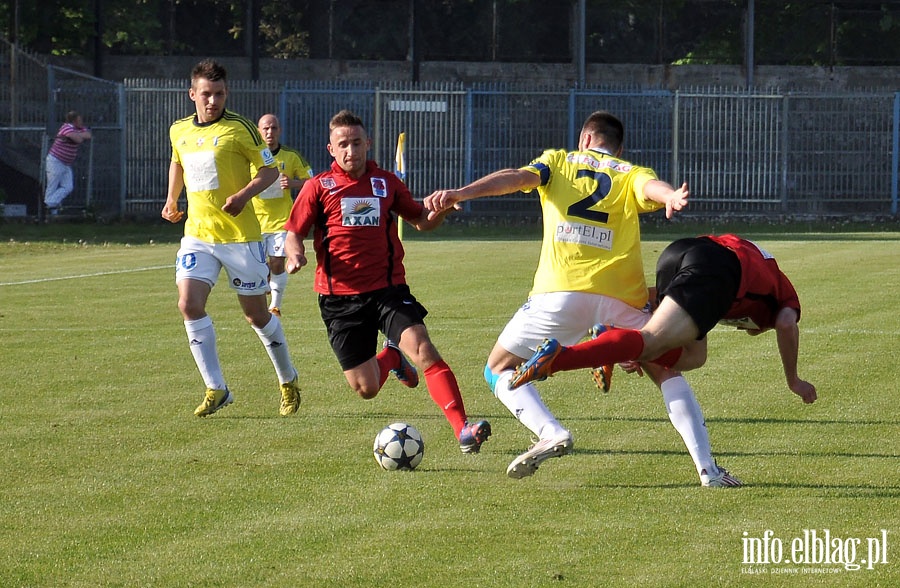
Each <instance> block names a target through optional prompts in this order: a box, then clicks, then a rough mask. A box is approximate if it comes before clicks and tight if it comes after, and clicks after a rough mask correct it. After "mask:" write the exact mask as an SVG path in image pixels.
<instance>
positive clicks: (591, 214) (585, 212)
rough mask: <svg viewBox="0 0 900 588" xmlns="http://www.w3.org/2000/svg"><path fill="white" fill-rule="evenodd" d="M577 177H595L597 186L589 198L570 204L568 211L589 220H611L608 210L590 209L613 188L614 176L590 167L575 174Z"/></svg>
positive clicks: (569, 213)
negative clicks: (611, 176)
mask: <svg viewBox="0 0 900 588" xmlns="http://www.w3.org/2000/svg"><path fill="white" fill-rule="evenodd" d="M575 177H576V178H584V177H588V178H593V179H594V181H595V182H597V188H596V189H595V190H594V191H593V192H591V193H590V195H588V197H587V198H582V199H581V200H579V201H578V202H576V203H574V204H572V205H571V206H569V209H568V210H567V211H566V213H567V214H568V215H569V216H574V217H576V218H583V219H587V220H591V221H594V222H598V223H606V222H607V221H608V220H609V214H608V213H606V212H600V211H599V210H590V208H591V207H592V206H594V205H595V204H597V203H598V202H600V201H601V200H603V199H604V198H606V196H607V195H608V194H609V191H610V190H611V189H612V178H610V177H609V176H608V175H606V174H605V173H603V172H598V171H593V170H589V169H580V170H578V172H577V173H576V174H575Z"/></svg>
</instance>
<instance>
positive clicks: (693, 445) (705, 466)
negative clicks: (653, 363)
mask: <svg viewBox="0 0 900 588" xmlns="http://www.w3.org/2000/svg"><path fill="white" fill-rule="evenodd" d="M660 390H662V395H663V401H664V402H665V403H666V412H667V413H669V420H670V421H672V426H674V427H675V430H676V431H678V434H679V435H681V438H682V439H683V440H684V445H685V446H686V447H687V450H688V452H690V454H691V459H693V460H694V466H695V467H696V468H697V473H698V474H699V473H700V472H701V471H703V470H706V471H707V473H710V474H712V473H714V472H715V471H716V465H715V460H714V459H713V456H712V448H711V447H710V444H709V433H708V432H707V430H706V421H705V420H704V418H703V411H702V410H701V408H700V403H699V402H697V398H696V397H695V396H694V391H693V389H691V385H690V384H688V381H687V380H685V379H684V376H677V377H674V378H669V379H668V380H666V381H665V382H663V383H662V384H661V385H660Z"/></svg>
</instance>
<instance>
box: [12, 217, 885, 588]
mask: <svg viewBox="0 0 900 588" xmlns="http://www.w3.org/2000/svg"><path fill="white" fill-rule="evenodd" d="M447 229H448V230H447V232H446V233H444V234H442V232H441V230H438V231H437V232H436V233H434V234H433V235H431V236H429V237H428V238H427V239H423V238H417V237H416V236H410V237H409V240H408V242H407V250H408V252H407V270H408V275H409V281H410V284H411V287H412V291H413V293H414V294H415V295H416V297H417V298H419V299H420V300H421V301H422V302H423V303H424V304H425V306H426V307H427V308H428V309H429V310H430V314H429V316H428V318H427V321H426V322H427V324H428V327H429V330H430V332H431V335H432V338H433V340H434V341H435V343H436V345H437V347H438V349H439V350H440V351H441V352H442V354H443V355H444V357H445V359H446V360H447V362H448V363H449V364H450V366H451V367H452V368H453V369H454V371H455V373H456V376H457V378H458V380H459V382H460V386H461V388H462V391H463V395H464V398H465V401H466V407H467V409H468V412H469V414H470V415H471V416H472V417H475V418H488V419H490V421H491V423H492V425H493V430H494V435H493V437H492V438H491V439H490V441H489V442H488V443H487V444H485V446H484V448H483V450H482V453H481V454H480V455H477V456H471V455H462V454H461V453H460V451H459V449H458V446H457V444H456V441H455V439H454V438H453V436H452V432H451V430H450V427H449V426H448V425H447V424H446V422H445V420H444V419H443V417H442V416H441V413H440V411H439V410H438V408H437V407H436V406H434V405H433V404H432V403H431V401H430V399H429V398H428V396H427V394H426V393H425V391H424V389H423V388H421V387H420V388H419V389H416V390H409V389H406V388H404V387H402V386H401V385H400V384H399V383H397V382H396V381H393V380H389V381H388V383H387V384H386V385H385V388H384V389H383V390H382V392H381V393H380V394H379V396H378V397H377V398H376V399H374V400H372V401H364V400H361V399H359V398H357V397H356V396H355V394H353V393H352V392H351V391H350V389H349V388H348V386H347V384H346V382H345V381H344V379H343V376H342V375H341V372H340V369H339V367H338V365H337V363H336V361H335V360H334V357H333V355H332V353H331V350H330V348H329V347H328V344H327V341H326V338H325V332H324V328H323V326H322V323H321V320H320V319H319V316H318V310H317V308H316V304H315V296H314V294H313V292H312V286H311V284H312V269H311V268H307V269H305V270H303V272H302V273H300V274H298V275H296V276H293V277H292V278H291V280H290V284H289V287H288V291H287V295H286V298H285V304H284V307H283V312H284V319H283V320H284V324H285V329H286V332H287V335H288V340H289V344H290V346H291V354H292V356H293V358H294V361H295V363H296V364H297V366H298V367H299V369H300V378H301V379H300V381H301V387H302V389H303V403H302V405H301V407H300V412H299V414H298V415H297V416H295V417H293V418H283V417H280V416H279V415H278V402H279V395H278V389H277V386H276V382H275V376H274V371H273V369H272V366H271V364H270V363H269V360H268V358H267V356H266V355H265V352H264V350H263V348H262V346H261V344H260V343H259V340H258V339H257V337H256V335H255V334H254V333H253V331H252V329H251V328H250V327H249V326H248V325H247V324H246V322H245V321H244V319H243V317H242V316H241V315H240V311H239V309H238V306H237V301H236V299H235V297H234V294H233V292H232V291H231V290H230V289H229V288H228V287H227V285H226V284H225V283H224V281H220V284H219V286H218V287H217V288H216V289H215V290H214V291H213V294H212V296H211V299H210V304H209V312H210V314H211V316H212V317H213V320H214V322H215V325H216V328H217V331H218V345H219V352H220V355H221V358H222V362H223V366H224V370H225V375H226V378H227V379H228V381H229V383H230V386H231V387H232V389H233V391H234V394H235V403H234V404H233V405H231V406H229V407H228V408H226V409H224V410H223V411H221V412H220V413H218V414H215V415H213V416H212V417H209V418H206V419H198V418H196V417H194V416H193V414H192V413H193V409H194V407H195V406H196V405H197V404H198V403H199V401H200V399H201V395H202V392H203V385H202V381H201V379H200V376H199V374H198V373H197V370H196V368H195V366H194V363H193V360H192V358H191V355H190V352H189V350H188V346H187V341H186V337H185V333H184V329H183V325H182V322H181V319H180V316H179V313H178V310H177V308H176V292H175V287H174V283H173V280H174V272H173V270H172V263H173V261H174V255H175V250H176V249H177V244H176V242H175V239H174V238H173V236H172V235H173V233H172V231H171V230H168V229H165V228H163V229H160V228H159V227H153V226H151V227H149V228H147V229H133V234H131V233H130V234H128V235H127V236H125V237H123V236H119V237H111V236H110V234H109V233H107V234H104V233H105V232H106V231H112V229H107V228H102V227H101V228H85V227H77V226H76V227H72V228H71V230H72V231H82V232H87V233H91V232H92V231H94V232H96V233H97V234H91V235H90V236H85V237H84V238H82V237H79V236H76V237H71V236H70V237H69V238H67V239H65V240H64V239H62V238H51V239H41V238H40V234H41V232H40V230H38V229H32V230H30V231H28V232H26V234H25V236H22V235H18V236H16V235H14V234H11V231H12V228H11V227H9V226H2V225H0V235H2V236H4V238H3V239H0V357H2V360H0V456H2V457H0V468H2V472H3V476H2V478H0V586H29V587H30V586H39V587H43V586H48V587H57V586H66V587H96V586H195V587H196V586H200V587H207V586H208V587H213V586H236V587H270V586H271V587H280V586H315V587H340V588H347V587H357V586H358V587H381V586H426V587H428V586H434V587H446V586H481V587H492V586H497V587H505V586H511V587H512V586H515V587H560V588H564V587H581V586H767V587H768V586H897V585H900V467H898V463H900V410H898V408H897V405H898V380H900V378H898V374H900V372H898V368H897V354H896V347H897V344H898V342H900V319H898V318H897V292H898V286H900V233H897V232H881V233H830V234H829V233H823V232H818V233H813V232H803V233H784V234H779V233H775V232H771V229H769V231H770V232H758V233H752V234H749V236H751V237H753V238H754V239H755V240H757V241H758V242H760V243H761V244H762V245H763V246H764V247H766V248H767V249H768V250H770V251H771V252H772V253H774V254H775V255H776V257H777V258H778V259H779V262H780V264H781V266H782V267H783V269H784V270H785V271H786V273H787V274H788V275H789V276H790V277H791V278H792V279H793V281H794V283H795V285H796V286H797V289H798V291H799V293H800V297H801V302H802V303H803V318H802V322H801V353H800V373H801V376H802V377H804V378H805V379H808V380H810V381H812V382H813V383H814V384H816V386H817V387H818V391H819V400H818V402H816V403H815V404H813V405H804V404H803V403H802V402H801V401H800V399H799V398H797V397H796V396H794V395H793V394H792V393H791V392H790V391H789V390H788V389H787V387H786V385H785V383H784V378H783V375H782V372H781V367H780V363H779V360H778V354H777V348H776V345H775V340H774V336H773V335H771V334H767V335H764V336H762V337H756V338H751V337H748V336H746V335H742V334H740V333H737V332H735V331H729V330H724V329H721V328H718V329H716V330H715V331H714V332H713V333H712V334H711V335H710V354H709V361H708V363H707V365H706V367H704V368H703V369H701V370H698V371H694V372H691V373H689V374H688V379H689V381H690V382H691V383H692V385H693V386H694V388H695V389H696V391H697V395H698V398H699V400H700V403H701V405H702V406H703V409H704V412H705V416H706V419H707V424H708V427H709V431H710V436H711V439H712V444H713V450H714V453H715V454H716V456H717V458H718V460H719V462H720V463H721V464H722V465H724V466H726V467H728V468H729V469H730V470H731V471H732V472H733V473H734V474H735V475H736V476H737V477H739V478H740V479H742V480H743V481H744V482H745V484H746V486H745V487H743V488H739V489H705V488H701V487H700V486H699V482H698V479H697V475H696V473H695V471H694V469H693V465H692V463H691V460H690V458H689V456H688V454H687V451H686V450H685V448H684V447H683V444H682V443H681V440H680V437H678V435H677V434H676V432H675V431H674V429H673V428H672V427H671V425H670V424H669V422H668V418H667V417H666V414H665V409H664V407H663V404H662V401H661V398H660V395H659V392H658V391H657V390H656V389H655V388H654V387H653V386H652V385H651V384H650V383H649V382H647V381H646V380H645V379H640V378H637V377H636V376H628V375H626V374H624V372H622V371H620V370H617V371H616V374H615V377H614V380H613V390H612V392H611V393H610V394H608V395H604V394H602V393H600V392H599V391H598V390H597V389H596V388H594V387H593V384H592V382H591V381H590V376H589V374H588V373H587V372H568V373H564V374H559V375H557V376H555V377H553V378H551V379H550V380H549V381H547V382H545V383H543V384H542V385H541V386H540V388H541V390H542V393H543V395H544V399H545V401H546V402H547V404H548V405H549V406H550V407H551V408H552V409H553V410H554V411H555V412H556V414H557V415H558V416H559V417H560V420H561V421H562V422H563V423H564V424H565V425H567V426H568V427H569V428H570V429H571V430H572V432H573V433H574V436H575V451H574V453H573V454H572V455H570V456H568V457H565V458H563V459H557V460H550V461H548V462H546V463H545V464H544V465H543V466H542V467H541V469H540V471H539V472H537V474H536V475H535V476H534V477H532V478H528V479H524V480H511V479H508V478H507V477H506V475H505V469H506V466H507V464H508V463H509V461H510V460H511V459H513V457H514V456H516V455H517V454H518V453H520V452H522V451H524V450H525V449H526V448H527V447H528V445H529V444H530V442H531V441H530V434H529V432H528V431H527V430H526V429H525V428H524V427H522V426H521V425H519V424H518V423H517V421H515V420H514V419H513V418H512V416H511V415H510V414H508V412H507V411H506V409H505V408H504V407H503V406H502V405H501V404H500V403H499V401H497V400H496V399H495V398H494V397H493V396H492V395H491V394H490V392H489V391H488V388H487V386H486V384H485V383H484V381H483V379H482V369H483V366H484V362H485V358H486V357H487V354H488V352H489V350H490V348H491V346H492V345H493V343H494V341H495V339H496V336H497V334H498V333H499V331H500V329H501V328H502V327H503V325H504V324H505V323H506V321H507V320H508V319H509V317H510V316H511V315H512V313H513V312H514V311H515V310H516V308H517V307H518V306H519V305H520V304H521V303H522V302H523V301H524V299H525V297H526V295H527V292H528V289H529V287H530V282H531V277H532V273H533V270H534V266H535V262H536V260H537V256H538V251H539V243H538V241H537V239H536V238H534V236H533V235H526V236H520V237H516V238H506V239H504V238H501V237H498V236H497V235H496V234H495V235H490V236H489V238H480V239H477V240H476V239H462V238H458V236H459V234H465V231H461V230H460V231H455V230H451V229H453V228H452V227H447ZM676 229H677V230H676ZM60 230H62V229H60ZM685 231H687V232H685ZM685 231H682V230H680V229H678V227H677V226H676V227H675V229H669V232H668V233H665V234H663V233H655V234H654V233H653V232H652V231H651V232H649V234H646V235H645V245H644V256H645V264H646V267H647V272H648V276H649V275H650V274H651V272H652V267H653V264H654V263H655V261H656V257H657V255H658V253H659V251H660V250H661V249H662V247H664V246H665V244H666V243H667V242H668V241H670V240H671V239H672V238H674V237H677V236H682V235H688V234H695V233H694V232H690V229H686V230H685ZM151 240H152V241H154V242H152V243H151ZM396 420H405V421H408V422H411V423H413V424H414V425H415V426H416V427H418V428H419V430H420V431H421V432H422V433H423V435H424V437H425V442H426V452H425V459H424V461H423V462H422V464H421V465H420V466H419V468H418V469H417V470H416V471H414V472H386V471H383V470H381V468H379V467H378V465H377V464H376V463H375V460H374V459H373V457H372V441H373V439H374V437H375V434H376V433H377V432H378V431H379V430H380V429H381V428H382V427H383V426H385V425H386V424H388V423H390V422H393V421H396ZM812 533H815V537H813V535H812ZM826 533H828V535H827V537H828V543H827V548H826V549H827V551H828V557H829V560H830V561H831V562H832V563H829V564H826V563H823V562H824V561H825V560H824V556H822V549H821V548H822V546H823V545H824V539H823V538H824V537H825V536H826V535H825V534H826ZM815 539H818V540H819V541H820V543H819V544H818V547H819V551H816V548H817V544H815ZM798 541H799V542H800V543H798ZM804 541H806V543H805V544H804V543H803V542H804ZM748 546H750V548H752V549H754V550H756V551H755V553H754V555H753V558H750V559H749V560H748V557H747V554H746V552H747V549H748ZM795 548H797V549H799V551H796V552H795V551H794V549H795ZM804 549H805V551H804ZM810 549H812V551H810ZM873 549H874V550H875V552H874V553H873ZM779 550H780V554H779ZM795 553H796V555H795ZM779 555H780V557H777V556H779ZM851 555H852V556H853V560H852V561H850V559H851ZM801 557H802V558H805V559H802V560H801V561H800V563H790V564H788V563H786V561H785V560H789V559H790V560H791V561H792V562H793V561H794V560H795V559H798V558H801ZM817 557H818V560H819V561H815V560H816V558H817ZM754 558H755V559H754ZM765 558H768V563H766V560H765ZM862 560H875V561H872V562H869V561H867V563H862ZM835 561H837V562H838V563H834V562H835ZM854 563H855V564H860V566H861V569H859V570H853V569H848V567H850V568H852V567H853V566H852V565H845V564H854ZM870 568H871V569H870Z"/></svg>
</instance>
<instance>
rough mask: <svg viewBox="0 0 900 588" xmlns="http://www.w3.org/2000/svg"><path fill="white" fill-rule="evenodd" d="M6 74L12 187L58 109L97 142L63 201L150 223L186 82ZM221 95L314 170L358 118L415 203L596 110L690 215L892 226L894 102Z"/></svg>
mask: <svg viewBox="0 0 900 588" xmlns="http://www.w3.org/2000/svg"><path fill="white" fill-rule="evenodd" d="M0 49H2V46H0ZM11 63H14V64H15V65H14V66H10V65H9V64H11ZM12 70H15V71H12ZM0 74H2V75H3V78H4V80H10V83H9V84H3V85H0V164H2V165H3V166H5V167H4V168H3V169H5V170H12V171H11V172H9V175H10V176H11V175H12V173H13V172H15V173H16V174H20V175H23V176H28V177H31V178H34V179H36V180H37V181H40V180H41V173H40V171H38V169H37V168H38V166H40V163H41V162H42V160H43V157H44V154H45V153H46V144H47V138H48V137H52V133H55V132H56V129H57V127H58V125H59V123H60V121H61V120H62V117H63V116H64V113H65V112H66V111H68V110H72V109H74V110H78V111H80V112H82V113H83V115H84V118H85V120H86V122H87V123H88V124H89V125H90V126H91V127H92V130H93V132H94V139H93V141H91V142H90V145H91V147H90V148H89V149H87V150H83V151H85V153H82V154H81V155H80V156H79V159H78V161H77V163H76V177H77V178H78V179H79V180H78V182H77V184H76V190H75V193H73V194H72V196H70V197H69V199H67V201H66V203H65V204H66V206H68V207H74V208H84V209H88V210H90V211H91V212H94V213H96V214H98V215H102V216H106V217H121V216H129V217H141V216H151V217H156V216H158V214H159V211H160V210H161V209H162V206H163V203H164V201H165V194H166V183H167V169H168V163H169V158H170V153H171V147H170V145H169V139H168V129H169V126H170V125H171V123H172V122H173V121H174V120H176V119H178V118H181V117H184V116H187V115H189V114H192V113H193V112H194V106H193V104H192V103H191V102H190V100H189V98H188V85H189V83H188V81H187V80H186V79H185V80H175V81H173V80H147V79H133V80H126V81H125V82H124V83H123V84H113V83H110V82H105V81H102V80H95V79H92V78H88V77H86V76H83V75H81V74H76V73H75V72H70V71H68V70H63V69H60V68H53V67H46V66H44V65H43V64H40V63H39V62H38V61H36V60H34V59H32V58H21V57H16V58H10V59H9V60H6V61H4V62H3V65H2V66H0ZM229 89H230V94H229V98H228V107H229V109H231V110H234V111H236V112H239V113H241V114H243V115H245V116H247V117H248V118H251V119H253V120H256V119H257V118H258V117H259V116H261V115H262V114H264V113H267V112H272V113H275V114H277V115H278V116H279V118H280V119H281V122H282V126H283V129H284V133H283V136H282V141H283V143H284V144H286V145H290V146H291V147H294V148H296V149H298V150H299V151H300V152H301V153H303V154H304V155H305V156H306V158H307V159H308V160H309V162H310V164H311V165H312V167H313V169H314V171H317V172H318V171H322V170H324V169H325V168H326V167H327V166H328V165H330V163H331V158H330V156H329V155H328V152H327V150H326V149H325V145H326V144H327V142H328V121H329V119H330V118H331V116H332V115H333V114H334V113H335V112H337V111H338V110H340V109H342V108H349V109H351V110H353V111H355V112H356V113H357V114H358V115H360V116H361V117H362V118H363V120H364V121H366V123H367V125H368V127H369V131H370V135H371V136H372V139H373V151H372V153H371V155H372V157H373V158H374V159H376V160H377V161H378V162H379V163H381V164H382V166H384V167H386V168H389V169H392V168H393V161H394V153H395V148H396V142H397V137H398V135H399V133H400V132H405V133H406V139H407V153H406V162H407V183H408V184H409V186H410V188H411V190H412V192H413V194H415V195H416V196H418V197H424V196H426V195H427V194H429V193H430V192H432V191H433V190H436V189H439V188H448V187H457V186H461V185H463V184H465V183H467V182H469V181H471V180H473V179H476V178H478V177H480V176H482V175H484V174H486V173H488V172H490V171H493V170H495V169H500V168H504V167H519V166H522V165H524V164H526V163H528V162H529V161H531V160H532V159H533V158H535V157H536V156H538V155H539V154H540V153H541V151H542V150H543V149H545V148H573V147H575V145H576V142H577V134H578V131H579V130H580V127H581V123H582V121H583V119H584V118H585V117H586V116H587V115H588V114H590V113H591V112H592V111H594V110H598V109H604V110H608V111H610V112H613V113H614V114H616V115H617V116H619V117H620V118H621V119H622V120H623V122H624V123H625V126H626V145H625V153H624V157H625V158H626V159H629V160H631V161H632V162H633V163H636V164H640V165H645V166H649V167H652V168H653V169H655V170H656V172H657V173H658V175H659V177H660V178H662V179H665V180H668V181H670V182H671V183H673V184H680V183H681V182H683V181H686V182H688V184H689V185H690V187H691V194H692V204H691V208H690V210H691V212H692V213H695V214H716V215H721V214H738V215H745V214H754V215H756V214H760V215H778V214H804V215H805V214H809V215H820V216H822V215H858V214H866V215H897V204H898V167H900V162H898V159H900V157H898V152H900V138H898V137H900V123H898V120H900V93H895V92H876V91H872V92H858V93H841V94H826V93H793V92H778V91H773V90H764V91H758V92H750V91H747V90H729V89H719V88H699V89H690V90H685V91H675V92H671V91H666V90H645V89H616V88H602V87H597V88H579V89H574V88H559V87H545V88H535V87H516V86H511V85H503V84H491V85H476V86H464V85H463V84H454V83H447V84H412V83H403V82H396V83H393V84H382V85H375V84H371V83H362V82H359V83H347V82H272V81H261V82H249V81H232V82H230V84H229ZM5 175H6V174H5ZM4 184H8V178H6V177H4V178H0V187H3V186H4ZM6 191H7V198H8V201H12V200H13V198H11V197H10V194H9V193H8V192H9V189H7V190H6ZM15 196H18V197H21V196H22V195H21V194H15ZM40 201H41V195H40V193H35V194H33V195H29V196H28V198H27V202H28V205H29V214H32V215H34V214H39V206H38V205H39V202H40ZM467 205H468V208H467V209H466V212H468V213H469V214H471V215H489V216H498V217H507V218H510V219H518V218H522V217H523V216H536V215H538V214H539V205H538V203H537V201H536V199H535V198H534V197H532V196H530V195H522V194H516V195H510V196H504V197H498V198H487V199H481V200H477V201H474V202H469V203H467Z"/></svg>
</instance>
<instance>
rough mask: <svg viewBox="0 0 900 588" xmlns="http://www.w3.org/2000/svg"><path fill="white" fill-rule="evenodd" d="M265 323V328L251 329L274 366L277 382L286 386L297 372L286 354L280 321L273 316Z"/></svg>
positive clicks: (288, 354)
mask: <svg viewBox="0 0 900 588" xmlns="http://www.w3.org/2000/svg"><path fill="white" fill-rule="evenodd" d="M271 317H272V318H271V319H269V322H268V323H266V326H265V327H263V328H261V329H258V328H256V327H253V330H254V331H256V334H257V335H258V336H259V340H260V341H262V342H263V345H264V346H265V347H266V353H268V354H269V359H271V360H272V365H274V366H275V373H276V374H278V382H279V383H281V384H286V383H287V382H290V381H291V380H293V379H294V378H296V377H297V370H296V369H294V365H293V364H292V363H291V356H290V353H288V345H287V340H286V339H285V338H284V329H282V328H281V321H280V320H278V317H277V316H275V315H274V314H273V315H271Z"/></svg>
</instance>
